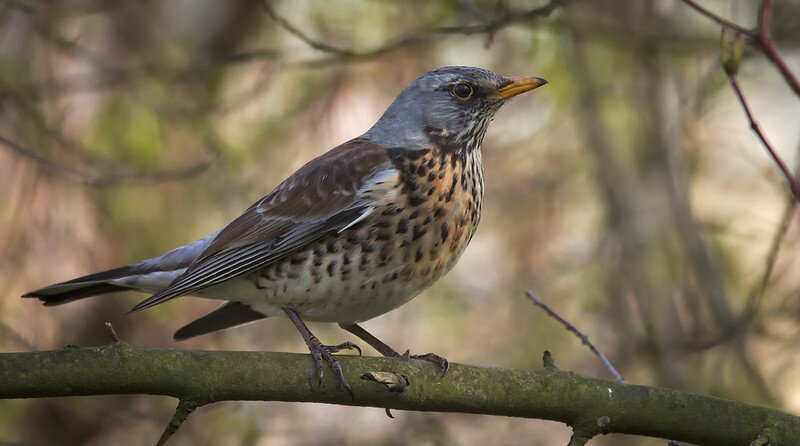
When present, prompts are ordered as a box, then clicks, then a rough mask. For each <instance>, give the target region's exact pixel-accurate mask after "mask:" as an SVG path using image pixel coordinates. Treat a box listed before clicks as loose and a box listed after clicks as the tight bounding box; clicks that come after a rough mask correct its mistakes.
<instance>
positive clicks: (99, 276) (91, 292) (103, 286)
mask: <svg viewBox="0 0 800 446" xmlns="http://www.w3.org/2000/svg"><path fill="white" fill-rule="evenodd" d="M140 272H141V271H139V269H138V268H134V267H132V266H123V267H121V268H115V269H111V270H108V271H103V272H99V273H95V274H89V275H88V276H83V277H78V278H77V279H73V280H70V281H67V282H61V283H57V284H55V285H50V286H46V287H44V288H40V289H38V290H36V291H31V292H30V293H26V294H24V295H23V296H22V297H36V298H38V299H39V300H41V301H42V303H43V304H44V305H45V306H48V307H49V306H53V305H63V304H66V303H69V302H72V301H75V300H78V299H84V298H87V297H92V296H97V295H100V294H108V293H116V292H118V291H126V290H128V288H125V287H122V286H118V285H112V284H110V283H106V282H105V281H106V280H111V279H119V278H121V277H125V276H129V275H132V274H137V273H140Z"/></svg>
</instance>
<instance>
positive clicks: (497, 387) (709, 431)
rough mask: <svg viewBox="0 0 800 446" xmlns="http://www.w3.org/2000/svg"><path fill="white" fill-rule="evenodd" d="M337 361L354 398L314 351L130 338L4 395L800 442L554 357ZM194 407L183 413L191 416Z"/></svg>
mask: <svg viewBox="0 0 800 446" xmlns="http://www.w3.org/2000/svg"><path fill="white" fill-rule="evenodd" d="M548 358H549V356H548ZM339 361H340V362H341V364H342V367H343V369H344V373H345V376H346V378H347V379H348V381H349V382H350V384H351V386H352V387H353V391H354V393H355V401H353V400H351V399H350V397H349V396H348V395H347V394H346V393H344V392H341V391H337V390H336V389H334V388H333V380H330V381H326V383H325V384H324V385H323V389H315V390H316V391H313V390H312V389H310V388H309V384H308V381H307V379H306V372H307V370H308V369H309V368H310V367H311V366H312V364H313V362H312V360H311V357H310V356H309V355H300V354H290V353H260V352H230V351H198V350H173V349H155V348H148V347H142V346H138V345H132V344H128V343H125V342H115V343H112V344H110V345H107V346H105V347H94V348H81V347H65V348H62V349H59V350H53V351H43V352H31V353H2V354H0V398H4V399H8V398H40V397H58V396H79V395H108V394H149V395H166V396H172V397H175V398H179V399H180V401H184V402H191V407H190V409H191V410H193V408H194V407H197V406H201V405H203V404H208V403H212V402H218V401H232V400H260V401H309V402H312V401H313V402H320V403H330V404H341V405H355V406H372V407H381V408H392V409H402V410H419V411H436V412H462V413H478V414H488V415H505V416H515V417H526V418H539V419H546V420H553V421H559V422H563V423H566V424H568V425H570V426H572V427H573V429H574V430H575V433H576V437H574V438H573V439H575V438H580V439H583V438H591V437H593V436H596V435H599V434H604V433H612V432H614V433H623V434H634V435H645V436H651V437H661V438H664V437H666V438H672V439H675V440H681V441H687V442H691V443H696V444H727V445H748V444H750V443H751V442H752V441H755V440H757V439H759V438H761V439H766V440H768V441H769V443H768V444H774V445H779V444H797V440H798V439H799V438H800V417H796V416H792V415H789V414H786V413H782V412H779V411H776V410H771V409H766V408H763V407H757V406H751V405H747V404H743V403H739V402H735V401H727V400H723V399H719V398H713V397H708V396H702V395H695V394H691V393H687V392H681V391H678V390H671V389H663V388H656V387H646V386H636V385H629V384H621V383H616V382H611V381H603V380H599V379H593V378H587V377H583V376H580V375H577V374H575V373H572V372H567V371H563V370H560V369H558V368H557V367H555V365H554V364H553V363H552V359H551V358H550V360H549V361H546V366H545V367H544V368H543V369H541V370H505V369H499V368H487V367H476V366H469V365H460V364H452V365H451V368H450V371H449V372H448V373H447V375H445V376H444V377H442V376H441V372H440V370H438V369H437V368H436V367H433V366H431V365H430V364H428V363H426V362H423V361H414V360H401V359H391V358H378V357H355V356H339ZM329 375H330V374H326V376H328V377H330V376H329ZM376 376H379V377H381V376H382V377H386V376H396V377H399V378H398V379H397V380H396V381H397V382H403V383H404V385H403V386H401V388H400V389H399V390H398V388H397V387H396V386H395V387H393V388H389V387H387V385H386V384H385V383H384V382H385V381H386V380H385V379H375V377H376ZM401 378H402V379H401ZM389 381H392V380H389ZM392 382H393V381H392ZM405 383H408V384H407V385H405ZM184 405H185V404H184ZM179 409H181V407H180V406H179ZM184 409H185V408H184ZM191 410H189V411H183V412H185V413H186V415H187V416H188V413H190V412H191ZM179 412H180V411H179ZM183 412H181V413H180V414H182V413H183ZM180 414H179V415H180ZM182 418H185V416H182ZM177 419H178V421H177V424H180V421H182V419H181V417H177ZM176 428H177V426H176Z"/></svg>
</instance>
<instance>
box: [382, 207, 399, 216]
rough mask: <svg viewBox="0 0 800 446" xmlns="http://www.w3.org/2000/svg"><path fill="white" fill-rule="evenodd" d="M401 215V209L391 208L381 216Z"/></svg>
mask: <svg viewBox="0 0 800 446" xmlns="http://www.w3.org/2000/svg"><path fill="white" fill-rule="evenodd" d="M399 213H400V208H389V209H386V210H385V211H383V212H381V215H383V216H384V217H388V216H391V215H397V214H399Z"/></svg>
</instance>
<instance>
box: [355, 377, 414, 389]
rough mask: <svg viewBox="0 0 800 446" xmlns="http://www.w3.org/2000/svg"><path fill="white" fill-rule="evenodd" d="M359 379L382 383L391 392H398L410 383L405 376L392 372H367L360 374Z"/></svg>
mask: <svg viewBox="0 0 800 446" xmlns="http://www.w3.org/2000/svg"><path fill="white" fill-rule="evenodd" d="M361 379H363V380H365V381H372V382H376V383H378V384H382V385H383V386H384V387H386V389H387V390H388V391H389V392H392V393H400V392H402V391H404V390H406V387H408V385H409V384H411V383H410V382H409V380H408V377H407V376H405V375H400V374H397V373H392V372H367V373H365V374H363V375H361Z"/></svg>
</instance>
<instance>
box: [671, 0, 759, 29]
mask: <svg viewBox="0 0 800 446" xmlns="http://www.w3.org/2000/svg"><path fill="white" fill-rule="evenodd" d="M683 2H684V3H686V4H687V5H689V6H691V7H692V8H694V9H695V10H697V12H699V13H700V14H703V15H704V16H706V17H707V18H709V19H711V20H713V21H715V22H717V23H719V24H720V25H722V26H724V27H726V28H730V29H732V30H734V31H736V32H739V33H742V34H744V35H746V36H750V37H753V38H755V36H756V34H757V31H754V30H752V29H747V28H745V27H743V26H741V25H737V24H735V23H733V22H731V21H730V20H725V19H723V18H722V17H720V16H718V15H716V14H714V13H713V12H711V11H709V10H708V9H706V8H704V7H702V6H700V5H698V4H697V2H695V1H694V0H683Z"/></svg>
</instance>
